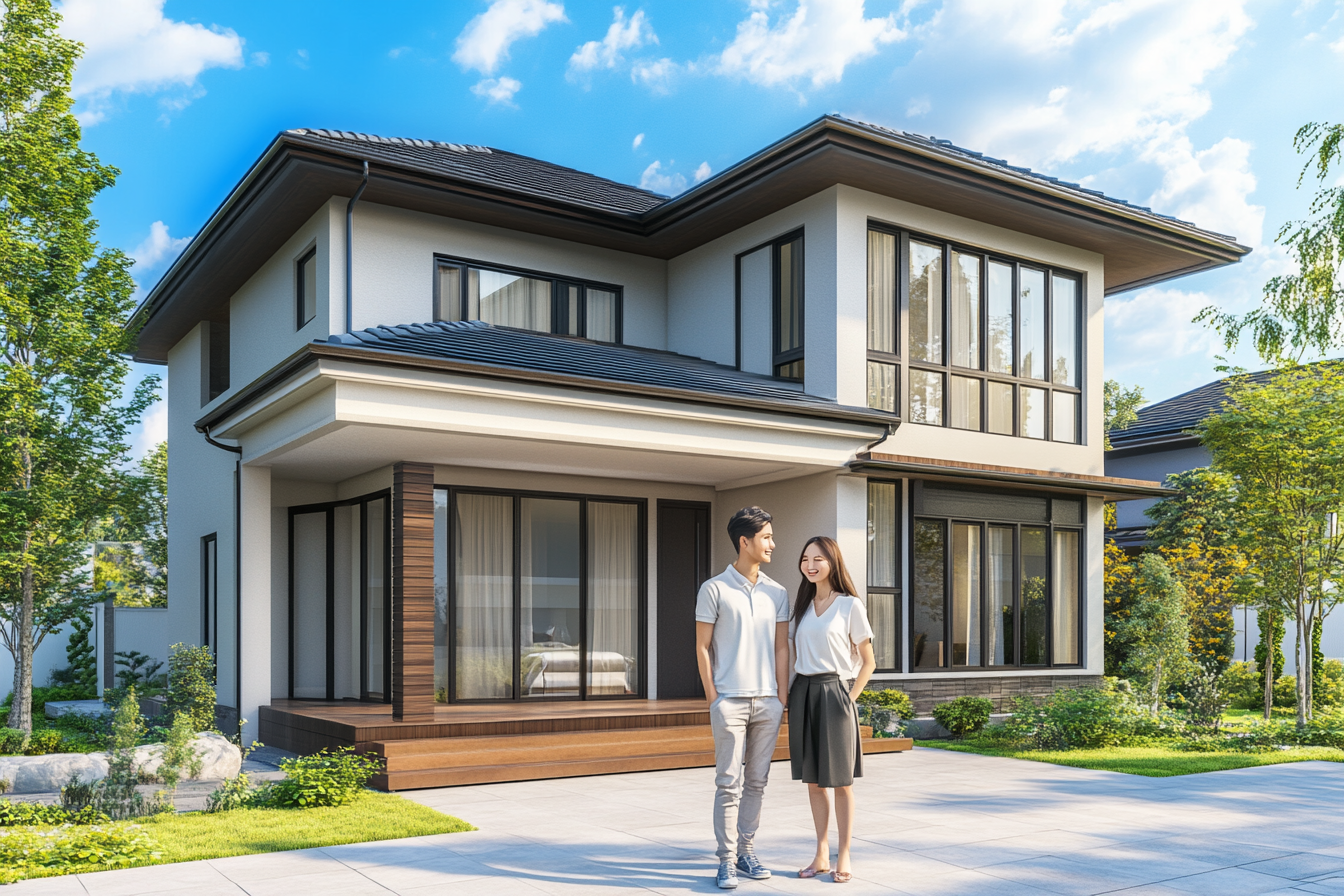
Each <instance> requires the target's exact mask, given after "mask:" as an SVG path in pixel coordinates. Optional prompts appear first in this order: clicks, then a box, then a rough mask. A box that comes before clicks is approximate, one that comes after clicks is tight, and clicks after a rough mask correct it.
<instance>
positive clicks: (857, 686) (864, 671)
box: [849, 638, 877, 703]
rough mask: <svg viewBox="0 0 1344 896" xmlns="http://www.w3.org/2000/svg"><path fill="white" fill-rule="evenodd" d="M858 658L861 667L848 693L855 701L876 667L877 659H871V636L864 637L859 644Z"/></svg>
mask: <svg viewBox="0 0 1344 896" xmlns="http://www.w3.org/2000/svg"><path fill="white" fill-rule="evenodd" d="M859 658H860V659H861V660H863V668H861V669H859V674H858V677H857V678H855V679H854V690H852V691H850V693H849V699H850V700H853V701H854V702H856V703H857V702H858V699H859V695H860V694H862V693H863V686H864V685H866V684H867V683H868V679H870V678H872V677H873V670H874V669H876V668H877V660H875V659H873V639H872V638H864V639H863V643H862V644H860V645H859Z"/></svg>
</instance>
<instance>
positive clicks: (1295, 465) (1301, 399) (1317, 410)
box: [1197, 362, 1344, 725]
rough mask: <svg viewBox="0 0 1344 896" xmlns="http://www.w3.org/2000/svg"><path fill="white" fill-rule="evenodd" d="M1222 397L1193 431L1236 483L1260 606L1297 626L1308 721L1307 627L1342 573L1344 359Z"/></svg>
mask: <svg viewBox="0 0 1344 896" xmlns="http://www.w3.org/2000/svg"><path fill="white" fill-rule="evenodd" d="M1227 396H1228V400H1227V402H1225V403H1224V405H1223V410H1222V412H1221V413H1218V414H1213V415H1211V416H1210V417H1209V418H1208V419H1206V420H1205V421H1204V422H1202V423H1201V424H1200V425H1199V427H1197V431H1198V432H1199V435H1200V439H1201V441H1202V442H1203V443H1204V445H1205V446H1206V447H1208V449H1209V452H1210V454H1211V455H1212V458H1213V467H1214V469H1216V470H1219V471H1221V472H1223V473H1226V474H1228V475H1230V476H1233V477H1235V479H1236V481H1237V490H1236V496H1237V497H1236V504H1235V514H1234V517H1235V520H1236V533H1237V540H1238V542H1239V543H1240V545H1241V549H1242V551H1243V552H1244V553H1245V555H1246V558H1247V560H1248V561H1249V562H1250V569H1251V572H1252V574H1253V576H1254V578H1255V579H1256V581H1257V582H1258V588H1257V590H1258V591H1259V593H1260V601H1259V602H1260V604H1261V607H1262V610H1261V612H1266V611H1268V612H1271V613H1277V612H1280V611H1283V612H1285V618H1292V619H1293V620H1294V621H1295V622H1296V626H1297V636H1296V659H1297V664H1296V665H1297V670H1298V674H1297V720H1298V724H1299V725H1305V724H1306V723H1307V720H1309V719H1310V718H1311V717H1312V693H1311V682H1312V658H1311V632H1312V629H1313V627H1314V624H1315V620H1317V619H1321V618H1324V616H1325V614H1326V613H1328V612H1329V610H1330V608H1331V607H1332V606H1333V605H1334V604H1335V603H1336V602H1337V601H1338V599H1339V595H1338V590H1337V589H1336V588H1335V587H1334V585H1333V583H1334V582H1337V581H1339V580H1340V575H1341V573H1344V526H1340V525H1337V524H1336V523H1335V520H1336V516H1335V515H1336V513H1338V512H1339V511H1340V510H1341V508H1344V414H1341V413H1340V412H1339V409H1340V408H1341V407H1344V365H1342V364H1340V363H1338V362H1329V363H1320V364H1309V365H1304V366H1299V367H1293V368H1288V369H1285V370H1283V371H1282V372H1280V373H1278V374H1276V375H1275V376H1274V377H1273V378H1271V379H1270V380H1268V381H1267V382H1265V383H1264V384H1261V385H1257V384H1255V383H1252V382H1250V381H1247V380H1234V381H1233V382H1232V383H1231V384H1230V385H1229V388H1228V391H1227ZM1270 665H1271V664H1269V663H1266V666H1267V668H1266V676H1267V682H1268V689H1269V690H1272V680H1270V679H1268V675H1269V674H1270V671H1269V669H1268V666H1270Z"/></svg>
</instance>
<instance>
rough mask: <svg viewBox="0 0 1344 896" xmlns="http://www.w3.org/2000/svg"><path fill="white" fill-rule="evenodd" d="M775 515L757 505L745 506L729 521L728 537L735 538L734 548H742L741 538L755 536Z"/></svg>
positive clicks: (739, 549)
mask: <svg viewBox="0 0 1344 896" xmlns="http://www.w3.org/2000/svg"><path fill="white" fill-rule="evenodd" d="M773 519H774V517H772V516H770V514H768V513H766V512H765V511H764V510H762V509H761V508H759V507H756V506H755V505H753V506H751V507H743V508H742V509H741V510H739V511H738V512H737V513H735V514H733V518H732V519H730V520H729V521H728V537H729V538H731V539H732V540H733V550H735V551H739V552H740V551H741V550H742V541H741V539H743V538H747V539H751V538H755V537H756V533H757V532H760V531H761V530H762V529H764V528H765V525H766V523H769V522H770V521H771V520H773Z"/></svg>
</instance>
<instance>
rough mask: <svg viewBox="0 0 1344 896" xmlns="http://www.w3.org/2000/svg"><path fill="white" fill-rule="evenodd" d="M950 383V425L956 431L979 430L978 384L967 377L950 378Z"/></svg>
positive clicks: (979, 381)
mask: <svg viewBox="0 0 1344 896" xmlns="http://www.w3.org/2000/svg"><path fill="white" fill-rule="evenodd" d="M950 379H951V382H952V388H951V389H950V390H949V391H950V392H951V399H952V400H951V402H950V404H951V405H952V408H951V413H952V418H951V424H952V426H953V427H954V428H956V429H973V430H975V431H977V432H978V431H979V430H980V383H981V382H982V380H980V379H977V378H975V377H969V376H953V377H950Z"/></svg>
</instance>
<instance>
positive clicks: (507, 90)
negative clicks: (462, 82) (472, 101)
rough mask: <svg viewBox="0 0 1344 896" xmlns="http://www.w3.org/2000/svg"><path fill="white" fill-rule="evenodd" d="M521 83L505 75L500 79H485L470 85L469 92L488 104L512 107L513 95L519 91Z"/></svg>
mask: <svg viewBox="0 0 1344 896" xmlns="http://www.w3.org/2000/svg"><path fill="white" fill-rule="evenodd" d="M522 87H523V82H522V81H519V80H516V79H514V78H510V77H509V76H508V75H505V76H503V77H500V78H486V79H484V80H482V81H478V82H476V83H475V84H473V85H471V92H472V93H474V94H476V95H477V96H479V97H483V98H484V99H486V100H488V101H489V102H490V103H502V104H503V105H505V106H512V105H513V95H514V94H515V93H517V92H518V91H519V90H521V89H522Z"/></svg>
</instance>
